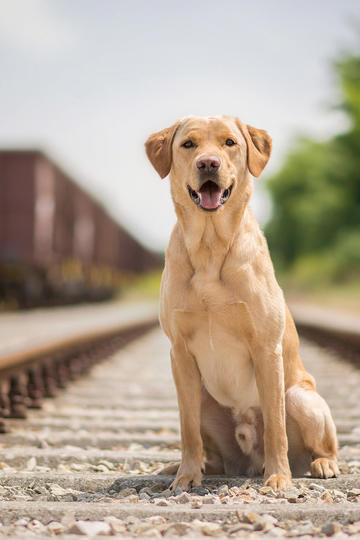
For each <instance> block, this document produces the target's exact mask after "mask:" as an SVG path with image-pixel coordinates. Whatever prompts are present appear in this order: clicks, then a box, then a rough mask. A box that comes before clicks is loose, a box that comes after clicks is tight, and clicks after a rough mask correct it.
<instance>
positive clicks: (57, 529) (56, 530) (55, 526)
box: [46, 521, 65, 535]
mask: <svg viewBox="0 0 360 540" xmlns="http://www.w3.org/2000/svg"><path fill="white" fill-rule="evenodd" d="M46 528H47V530H48V532H49V533H50V534H55V535H58V534H63V533H64V532H65V527H64V525H62V524H61V523H59V522H58V521H50V523H48V525H47V527H46Z"/></svg>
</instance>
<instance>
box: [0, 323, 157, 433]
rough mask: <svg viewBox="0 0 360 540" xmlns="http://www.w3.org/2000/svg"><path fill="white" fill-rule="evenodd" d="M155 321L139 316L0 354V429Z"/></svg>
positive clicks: (35, 406) (152, 326)
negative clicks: (128, 321) (10, 419)
mask: <svg viewBox="0 0 360 540" xmlns="http://www.w3.org/2000/svg"><path fill="white" fill-rule="evenodd" d="M157 324H158V320H157V317H146V318H139V319H138V320H137V321H132V322H131V323H121V324H115V325H111V326H109V327H107V328H102V329H99V330H91V331H82V332H79V333H78V334H75V335H72V336H70V337H66V338H62V339H55V340H54V339H53V340H51V341H49V342H47V343H44V344H41V345H37V346H32V347H29V348H28V349H27V350H22V351H19V352H14V353H11V354H5V355H1V356H0V432H3V433H4V432H6V431H8V426H7V424H6V418H26V415H27V409H28V408H36V409H38V408H41V406H42V400H43V398H44V397H54V396H55V395H56V394H57V389H59V388H65V387H66V384H67V382H68V381H71V380H74V379H76V378H77V377H78V376H80V375H82V374H85V373H87V372H88V371H89V369H90V368H91V366H92V365H94V364H95V363H97V362H100V361H101V360H104V359H105V358H106V357H107V356H109V355H110V354H111V353H113V352H115V351H116V350H118V349H120V348H121V347H123V346H124V345H125V344H126V343H128V342H130V341H132V340H134V339H136V338H138V337H139V336H140V335H142V334H144V333H145V332H147V331H148V330H150V329H152V328H154V327H155V326H156V325H157Z"/></svg>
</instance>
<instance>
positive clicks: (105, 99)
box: [0, 0, 360, 310]
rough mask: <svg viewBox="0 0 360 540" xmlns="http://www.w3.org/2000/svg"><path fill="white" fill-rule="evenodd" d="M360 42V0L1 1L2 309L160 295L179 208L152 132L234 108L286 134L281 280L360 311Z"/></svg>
mask: <svg viewBox="0 0 360 540" xmlns="http://www.w3.org/2000/svg"><path fill="white" fill-rule="evenodd" d="M359 45H360V7H359V3H358V2H357V1H356V0H342V1H341V2H338V1H334V0H327V1H325V0H318V1H317V2H315V3H314V2H310V1H308V0H303V1H301V2H300V1H296V0H294V1H292V2H289V1H285V0H278V1H275V2H271V3H269V2H266V1H265V0H259V1H258V2H256V3H250V2H244V1H241V0H229V1H225V2H221V3H220V2H215V1H212V0H210V1H206V2H205V1H203V0H199V1H197V2H190V1H188V0H183V1H181V2H169V1H163V0H151V1H147V2H145V1H143V0H139V1H138V2H136V3H134V2H128V1H121V0H107V1H106V2H101V1H96V0H77V1H76V2H73V1H71V0H56V1H50V0H0V307H1V308H2V309H13V308H18V307H33V306H37V305H48V304H52V303H58V302H74V301H83V300H100V299H105V298H110V297H111V296H112V295H113V294H114V292H115V293H116V294H117V293H118V292H119V291H121V292H122V294H125V293H126V294H137V293H139V294H157V290H158V283H159V275H160V272H159V268H160V267H161V265H162V263H163V255H162V252H163V250H164V249H165V247H166V244H167V242H168V238H169V235H170V232H171V228H172V226H173V224H174V222H175V215H174V211H173V208H172V204H171V201H170V193H169V185H168V181H167V180H160V178H159V177H157V175H156V173H155V171H154V170H153V169H152V168H151V166H150V164H149V163H148V162H147V159H146V156H145V153H144V148H143V143H144V141H145V140H146V138H147V136H148V135H149V134H150V133H151V132H153V131H157V130H159V129H162V128H164V127H166V126H168V125H170V124H172V123H173V122H174V121H175V120H177V119H178V118H179V117H182V116H185V115H189V114H195V115H206V116H207V115H216V114H229V115H236V116H239V117H240V118H241V119H242V120H244V121H245V122H247V123H249V124H252V125H254V126H256V127H259V128H262V129H266V130H267V131H268V132H269V133H270V134H271V136H272V137H273V155H272V158H271V161H270V163H269V165H268V167H267V169H266V170H265V173H264V174H263V175H262V177H261V178H260V179H256V181H255V194H254V197H253V201H252V207H253V210H254V212H255V214H256V217H257V218H258V220H259V221H260V223H261V225H262V226H263V228H264V230H265V234H266V236H267V238H268V242H269V245H270V249H271V254H272V258H273V261H274V264H275V266H276V269H277V273H278V277H279V280H280V282H281V284H282V285H283V286H285V288H286V289H287V291H288V293H289V294H290V295H293V296H295V297H297V296H298V295H301V298H305V299H306V298H310V299H312V300H314V299H315V300H316V301H319V302H320V301H321V302H325V303H327V304H336V305H337V306H340V307H343V306H344V307H345V308H346V309H351V310H359V309H360V308H359V293H360V47H359ZM139 276H140V277H139ZM129 291H130V292H129Z"/></svg>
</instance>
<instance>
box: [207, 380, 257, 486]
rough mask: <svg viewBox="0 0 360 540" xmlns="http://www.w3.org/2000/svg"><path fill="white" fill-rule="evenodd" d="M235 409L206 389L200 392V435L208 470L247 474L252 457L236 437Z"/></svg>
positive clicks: (209, 471) (214, 472)
mask: <svg viewBox="0 0 360 540" xmlns="http://www.w3.org/2000/svg"><path fill="white" fill-rule="evenodd" d="M235 427H236V424H235V422H234V419H233V413H232V410H231V409H230V408H228V407H222V406H221V405H220V404H219V403H218V402H217V401H216V400H215V399H214V398H213V397H212V396H211V395H210V394H209V392H208V391H207V390H206V388H205V387H203V388H202V394H201V437H202V440H203V446H204V454H205V474H228V475H235V476H237V475H240V474H245V473H246V471H247V468H248V466H249V458H248V457H247V456H245V455H244V454H243V452H242V451H241V449H240V447H239V445H238V443H237V441H236V438H235Z"/></svg>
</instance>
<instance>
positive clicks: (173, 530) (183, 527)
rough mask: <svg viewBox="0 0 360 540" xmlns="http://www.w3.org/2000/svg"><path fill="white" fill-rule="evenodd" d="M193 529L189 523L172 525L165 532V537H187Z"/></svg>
mask: <svg viewBox="0 0 360 540" xmlns="http://www.w3.org/2000/svg"><path fill="white" fill-rule="evenodd" d="M192 529H193V527H192V526H191V525H190V524H189V523H183V522H178V523H172V524H171V525H170V526H169V527H168V528H167V529H166V531H165V532H164V536H185V534H187V533H188V532H191V531H192Z"/></svg>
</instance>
